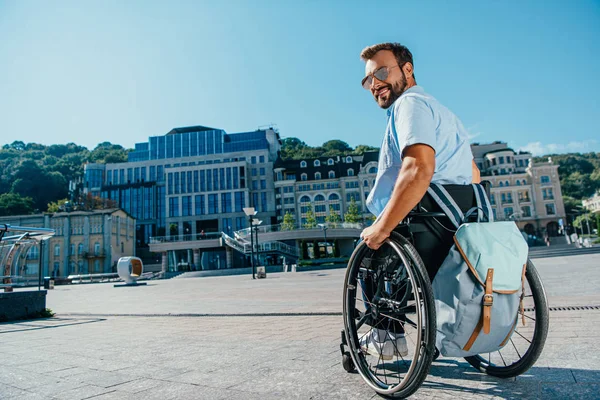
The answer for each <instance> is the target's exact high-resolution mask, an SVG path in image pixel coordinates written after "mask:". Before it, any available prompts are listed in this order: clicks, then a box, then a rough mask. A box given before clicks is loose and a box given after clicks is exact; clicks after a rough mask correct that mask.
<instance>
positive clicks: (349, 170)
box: [348, 168, 354, 176]
mask: <svg viewBox="0 0 600 400" xmlns="http://www.w3.org/2000/svg"><path fill="white" fill-rule="evenodd" d="M348 176H354V170H353V169H352V168H349V169H348Z"/></svg>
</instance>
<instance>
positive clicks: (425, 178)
mask: <svg viewBox="0 0 600 400" xmlns="http://www.w3.org/2000/svg"><path fill="white" fill-rule="evenodd" d="M361 58H362V59H363V60H364V61H365V77H364V78H363V80H362V86H363V87H364V88H365V89H366V90H368V91H370V93H371V94H372V95H373V98H374V99H375V101H376V102H377V104H378V105H379V106H380V107H381V108H383V109H386V110H387V116H388V119H387V127H386V130H385V135H384V137H383V142H382V144H381V150H380V153H379V166H378V172H377V178H376V180H375V185H374V187H373V190H371V192H370V194H369V197H368V199H367V206H368V208H369V211H371V212H372V213H373V214H374V215H376V216H377V219H376V221H375V222H374V223H373V225H371V226H370V227H368V228H366V229H365V230H363V232H362V233H361V238H362V239H363V240H364V242H365V243H366V245H367V246H369V248H371V249H373V250H377V249H379V247H380V246H381V245H382V243H383V242H384V241H385V239H387V238H388V237H389V236H390V233H391V232H392V231H393V230H394V229H397V228H398V224H399V223H400V222H401V221H402V220H403V219H404V218H406V216H407V215H408V213H409V212H410V211H411V210H412V209H413V208H415V206H417V204H419V203H421V206H422V208H424V209H426V210H428V211H441V210H440V209H439V207H438V206H437V205H436V204H435V202H434V201H432V199H431V198H430V197H429V195H426V193H427V188H428V187H429V185H430V184H431V182H435V183H439V184H442V185H444V186H445V188H446V189H447V190H448V192H449V193H450V194H451V195H452V197H453V198H454V200H455V201H456V202H457V203H458V205H459V207H461V208H462V209H463V210H464V211H466V210H468V209H469V208H471V207H472V206H474V205H475V197H474V194H473V188H472V186H471V185H470V184H471V183H472V182H476V183H478V182H479V170H478V169H477V167H476V165H475V163H474V162H473V154H472V152H471V147H470V145H469V138H468V134H467V131H466V130H465V128H464V127H463V125H462V123H461V122H460V120H459V119H458V118H457V117H456V115H454V114H453V113H452V112H451V111H450V110H449V109H448V108H446V107H444V106H443V105H442V104H440V102H438V101H437V100H436V99H435V98H434V97H432V96H431V95H429V94H427V93H426V92H425V90H423V88H422V87H420V86H418V85H417V82H416V79H415V73H414V64H413V57H412V54H411V52H410V51H409V50H408V49H407V48H406V47H405V46H402V45H401V44H399V43H382V44H377V45H374V46H370V47H367V48H366V49H364V50H363V51H362V53H361ZM416 225H420V227H419V229H415V233H413V231H412V230H411V237H413V238H414V240H413V244H414V246H415V247H416V249H417V251H418V252H419V254H420V255H421V258H422V259H423V262H424V264H425V266H426V268H427V271H428V273H429V276H430V278H431V279H433V277H434V276H435V273H436V272H437V270H438V269H439V267H440V266H441V264H442V262H443V260H444V258H445V257H446V255H447V254H448V251H449V249H450V247H451V246H452V231H453V230H452V225H451V224H450V223H448V221H446V220H445V219H444V218H439V219H436V220H435V223H433V222H431V221H426V220H421V221H419V220H415V221H411V227H414V226H416ZM444 225H445V226H444ZM382 250H383V251H378V252H376V253H375V256H374V257H373V260H374V261H376V262H383V263H386V264H388V263H389V262H390V261H393V260H390V257H394V255H393V254H386V253H388V252H389V249H386V250H384V249H382ZM362 284H363V287H364V290H365V292H367V293H368V292H371V291H372V290H371V289H369V288H370V287H371V286H372V284H373V283H372V282H369V281H368V280H367V279H365V281H364V282H363V283H362ZM374 325H377V323H376V321H375V324H374ZM391 336H392V337H390V334H389V333H387V334H386V333H385V331H383V330H380V329H372V330H371V331H370V334H369V335H366V336H365V337H364V338H363V339H362V340H361V346H362V348H363V351H365V352H367V353H369V354H375V355H380V356H381V357H382V358H383V359H389V358H391V357H392V356H393V355H402V356H403V355H406V353H407V346H406V339H405V338H404V330H403V328H402V326H401V325H400V324H398V325H397V326H395V327H392V333H391ZM382 339H383V340H382ZM390 339H391V340H390Z"/></svg>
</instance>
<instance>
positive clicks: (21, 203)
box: [0, 193, 33, 216]
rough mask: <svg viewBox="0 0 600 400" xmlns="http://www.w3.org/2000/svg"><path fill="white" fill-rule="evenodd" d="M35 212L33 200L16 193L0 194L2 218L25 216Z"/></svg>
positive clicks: (0, 213)
mask: <svg viewBox="0 0 600 400" xmlns="http://www.w3.org/2000/svg"><path fill="white" fill-rule="evenodd" d="M32 212H33V200H31V198H29V197H22V196H20V195H18V194H16V193H4V194H0V216H7V215H25V214H31V213H32Z"/></svg>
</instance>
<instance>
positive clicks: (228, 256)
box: [225, 247, 233, 268]
mask: <svg viewBox="0 0 600 400" xmlns="http://www.w3.org/2000/svg"><path fill="white" fill-rule="evenodd" d="M225 260H226V267H227V268H233V249H232V248H231V247H225Z"/></svg>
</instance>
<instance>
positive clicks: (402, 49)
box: [360, 43, 415, 67]
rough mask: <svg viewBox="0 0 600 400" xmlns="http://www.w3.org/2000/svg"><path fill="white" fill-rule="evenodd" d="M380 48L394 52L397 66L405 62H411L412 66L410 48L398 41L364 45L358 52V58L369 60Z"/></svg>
mask: <svg viewBox="0 0 600 400" xmlns="http://www.w3.org/2000/svg"><path fill="white" fill-rule="evenodd" d="M381 50H389V51H391V52H392V53H394V56H395V57H396V61H397V62H398V65H399V66H403V65H404V64H406V63H407V62H409V63H411V64H412V65H413V67H414V65H415V64H414V63H413V56H412V53H411V52H410V50H408V48H407V47H406V46H403V45H401V44H400V43H379V44H374V45H373V46H369V47H366V48H365V49H364V50H363V51H361V53H360V58H361V59H362V60H363V61H367V60H370V59H371V58H373V57H375V54H377V52H379V51H381Z"/></svg>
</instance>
